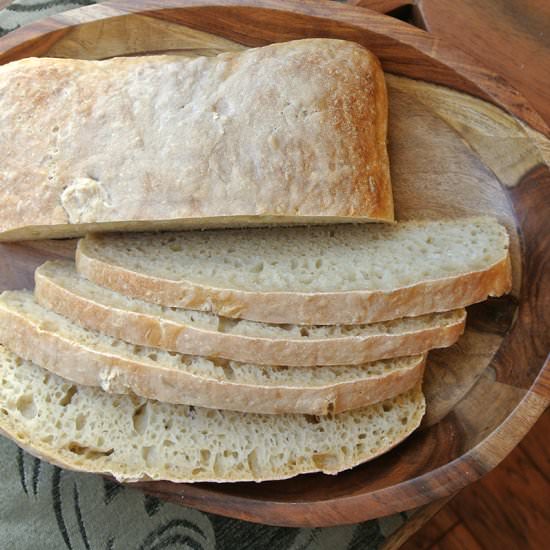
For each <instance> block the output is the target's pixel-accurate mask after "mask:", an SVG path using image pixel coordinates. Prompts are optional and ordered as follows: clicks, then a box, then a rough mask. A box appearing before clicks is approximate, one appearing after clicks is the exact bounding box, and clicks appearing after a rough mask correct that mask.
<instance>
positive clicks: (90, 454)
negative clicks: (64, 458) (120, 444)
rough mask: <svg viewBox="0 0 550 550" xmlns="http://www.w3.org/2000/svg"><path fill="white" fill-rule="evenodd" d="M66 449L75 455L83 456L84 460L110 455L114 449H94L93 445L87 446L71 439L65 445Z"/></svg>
mask: <svg viewBox="0 0 550 550" xmlns="http://www.w3.org/2000/svg"><path fill="white" fill-rule="evenodd" d="M66 448H67V450H68V451H69V452H71V453H73V454H75V455H78V456H83V457H84V458H86V460H96V459H98V458H102V457H105V456H110V455H111V454H113V452H114V449H107V450H102V449H94V448H93V447H87V446H83V445H80V444H79V443H76V442H75V441H71V442H70V443H69V445H68V446H67V447H66Z"/></svg>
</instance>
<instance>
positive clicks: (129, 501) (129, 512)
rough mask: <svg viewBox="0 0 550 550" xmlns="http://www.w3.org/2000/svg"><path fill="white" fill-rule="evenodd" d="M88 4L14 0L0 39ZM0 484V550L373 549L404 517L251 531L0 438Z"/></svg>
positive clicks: (3, 17) (2, 14)
mask: <svg viewBox="0 0 550 550" xmlns="http://www.w3.org/2000/svg"><path fill="white" fill-rule="evenodd" d="M92 3H93V2H91V1H88V0H16V1H15V2H13V3H12V4H10V5H9V6H8V7H7V8H5V9H4V10H1V11H0V36H1V35H3V34H6V33H7V32H9V31H12V30H15V29H17V28H18V27H20V26H21V25H24V24H26V23H29V22H30V21H33V20H35V19H39V18H41V17H45V16H47V15H51V14H54V13H59V12H60V11H65V10H68V9H73V8H76V7H79V6H83V5H87V4H92ZM0 479H1V480H2V498H1V499H0V548H6V549H8V548H9V549H16V550H23V549H25V550H35V549H36V550H63V549H64V548H67V549H69V550H133V549H139V550H153V549H154V550H172V549H174V550H176V549H178V550H179V549H182V550H183V549H193V550H199V549H200V550H263V549H269V550H374V549H377V548H379V547H380V545H381V544H382V543H383V542H384V540H385V538H386V537H387V536H388V535H390V534H391V533H393V532H394V531H395V530H396V529H398V528H399V527H400V526H401V525H403V523H404V522H405V520H406V518H407V515H406V514H396V515H394V516H390V517H387V518H382V519H379V520H373V521H367V522H365V523H362V524H358V525H351V526H344V527H334V528H325V529H290V528H282V527H269V526H267V525H256V524H252V523H247V522H244V521H238V520H233V519H228V518H223V517H219V516H215V515H213V514H205V513H203V512H199V511H197V510H192V509H188V508H183V507H181V506H176V505H173V504H167V503H163V502H161V501H159V500H158V499H156V498H153V497H148V496H145V495H144V494H143V493H142V492H141V491H138V490H135V489H131V488H129V487H127V486H121V485H118V484H116V483H113V482H111V481H108V480H106V479H103V478H101V477H100V476H96V475H91V474H78V473H75V472H69V471H65V470H61V469H60V468H57V467H55V466H51V465H49V464H46V463H45V462H42V461H40V460H38V459H37V458H34V457H32V456H30V455H28V454H27V453H25V452H24V451H22V450H21V449H19V448H18V447H17V446H16V445H15V444H13V443H12V442H10V441H8V440H6V439H4V438H2V437H0Z"/></svg>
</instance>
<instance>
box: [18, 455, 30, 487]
mask: <svg viewBox="0 0 550 550" xmlns="http://www.w3.org/2000/svg"><path fill="white" fill-rule="evenodd" d="M24 457H25V455H24V454H23V450H22V449H20V448H19V447H17V470H18V471H19V481H20V482H21V487H22V488H23V491H24V492H25V494H26V495H28V494H29V492H28V491H27V481H26V479H25V463H24V461H23V460H24Z"/></svg>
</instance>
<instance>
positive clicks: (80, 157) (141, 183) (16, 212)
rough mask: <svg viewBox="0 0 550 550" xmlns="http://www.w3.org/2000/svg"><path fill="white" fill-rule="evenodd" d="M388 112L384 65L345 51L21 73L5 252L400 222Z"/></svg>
mask: <svg viewBox="0 0 550 550" xmlns="http://www.w3.org/2000/svg"><path fill="white" fill-rule="evenodd" d="M387 111H388V100H387V93H386V87H385V81H384V75H383V72H382V69H381V67H380V63H379V61H378V59H377V58H376V57H375V56H374V55H373V54H372V53H370V52H369V51H368V50H366V49H365V48H363V47H362V46H360V45H359V44H355V43H353V42H348V41H343V40H331V39H308V40H298V41H294V42H288V43H282V44H272V45H269V46H265V47H263V48H256V49H251V50H247V51H244V52H229V53H224V54H221V55H219V56H217V57H214V58H212V57H200V58H195V59H187V58H182V57H177V56H149V57H147V56H144V57H131V58H114V59H111V60H105V61H85V60H70V59H48V58H30V59H23V60H20V61H15V62H13V63H9V64H7V65H3V66H1V67H0V113H2V118H1V124H0V149H2V151H3V153H4V155H3V158H4V161H5V162H4V164H5V165H4V166H3V168H2V172H1V173H0V240H13V239H28V238H33V237H36V236H39V237H41V238H44V237H65V236H74V235H75V234H82V232H83V231H84V230H87V231H92V230H93V231H102V230H105V231H108V230H112V229H114V228H116V229H118V230H135V229H139V230H142V231H143V230H153V229H162V228H171V229H177V228H186V227H187V228H189V227H194V228H200V227H206V226H216V227H227V226H235V225H237V226H248V225H249V224H254V225H258V224H260V225H261V224H278V223H305V222H308V223H326V222H327V221H333V222H334V221H354V222H359V221H369V220H370V221H372V220H375V221H392V220H393V200H392V194H391V184H390V174H389V163H388V155H387V150H386V134H387ZM31 114H32V116H31Z"/></svg>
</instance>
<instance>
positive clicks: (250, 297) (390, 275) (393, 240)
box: [77, 218, 511, 325]
mask: <svg viewBox="0 0 550 550" xmlns="http://www.w3.org/2000/svg"><path fill="white" fill-rule="evenodd" d="M77 269H78V271H79V272H80V274H81V275H83V276H84V277H86V278H88V279H90V280H91V281H94V282H95V283H97V284H99V285H101V286H105V287H107V288H110V289H111V290H115V291H117V292H119V293H121V294H124V295H126V296H130V297H132V298H138V299H140V300H144V301H148V302H154V303H157V304H160V305H163V306H168V307H181V308H189V309H196V310H202V311H211V312H214V313H216V314H218V315H222V316H225V317H235V318H243V319H249V320H253V321H261V322H266V323H293V324H314V325H335V324H344V325H345V324H359V323H372V322H377V321H384V320H388V319H398V318H402V317H411V316H418V315H424V314H426V313H432V312H440V311H448V310H451V309H455V308H460V307H464V306H466V305H469V304H472V303H475V302H480V301H482V300H485V299H486V298H487V297H488V296H500V295H502V294H504V293H506V292H508V291H509V290H510V288H511V266H510V258H509V250H508V234H507V232H506V229H505V228H504V227H503V226H502V225H500V224H499V223H498V222H497V221H496V220H494V219H492V218H464V219H455V220H443V221H441V220H437V221H419V222H417V221H413V222H404V223H398V224H391V225H390V224H363V225H354V226H350V225H337V226H318V227H288V228H265V229H250V230H227V231H203V232H185V233H165V234H145V235H103V236H101V235H96V236H93V235H92V236H87V237H86V238H85V239H83V240H81V241H80V242H79V245H78V249H77Z"/></svg>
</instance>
